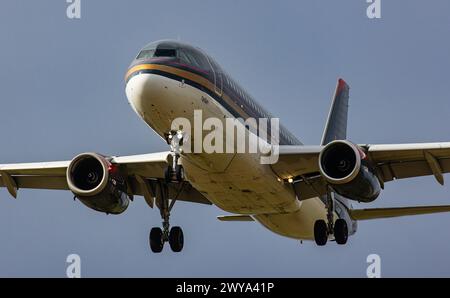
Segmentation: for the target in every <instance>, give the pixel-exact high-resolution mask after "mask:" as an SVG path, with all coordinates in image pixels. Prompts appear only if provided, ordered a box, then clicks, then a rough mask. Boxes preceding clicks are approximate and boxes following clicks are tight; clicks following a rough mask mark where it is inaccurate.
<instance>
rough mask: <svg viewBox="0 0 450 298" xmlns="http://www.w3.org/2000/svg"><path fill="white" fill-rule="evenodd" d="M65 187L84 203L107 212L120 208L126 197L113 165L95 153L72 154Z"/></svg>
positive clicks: (125, 191) (116, 210)
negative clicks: (72, 157)
mask: <svg viewBox="0 0 450 298" xmlns="http://www.w3.org/2000/svg"><path fill="white" fill-rule="evenodd" d="M66 177H67V184H68V186H69V189H70V190H71V191H72V192H73V193H74V194H75V195H76V197H77V198H78V199H79V200H80V201H81V202H82V203H83V204H84V205H86V206H87V207H89V208H91V209H94V210H96V211H99V212H104V213H108V214H120V213H122V212H124V211H125V210H126V209H127V207H128V204H129V202H130V199H129V197H128V195H127V185H126V181H125V179H123V177H121V176H120V173H118V169H117V168H116V166H114V165H113V164H111V163H110V162H109V161H108V159H107V158H105V157H104V156H102V155H100V154H97V153H83V154H80V155H78V156H76V157H75V158H74V159H73V160H72V162H71V163H70V165H69V167H68V168H67V175H66Z"/></svg>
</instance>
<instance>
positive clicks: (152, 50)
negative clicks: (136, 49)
mask: <svg viewBox="0 0 450 298" xmlns="http://www.w3.org/2000/svg"><path fill="white" fill-rule="evenodd" d="M155 57H177V49H176V48H174V47H171V46H168V45H164V44H150V45H148V46H146V47H145V48H144V49H142V51H141V52H140V53H139V55H138V56H137V57H136V59H149V58H155Z"/></svg>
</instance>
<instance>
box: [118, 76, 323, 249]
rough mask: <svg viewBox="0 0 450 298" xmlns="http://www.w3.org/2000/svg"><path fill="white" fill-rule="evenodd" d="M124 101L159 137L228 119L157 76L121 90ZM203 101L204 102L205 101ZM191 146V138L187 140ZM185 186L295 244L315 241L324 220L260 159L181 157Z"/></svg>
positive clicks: (316, 203) (200, 94) (315, 205)
mask: <svg viewBox="0 0 450 298" xmlns="http://www.w3.org/2000/svg"><path fill="white" fill-rule="evenodd" d="M126 95H127V97H128V100H129V102H130V104H131V105H132V107H133V109H134V110H135V111H136V113H137V114H138V115H139V116H140V117H141V118H142V119H143V120H144V121H145V122H146V123H147V124H148V125H149V126H150V127H151V128H152V129H153V130H154V131H155V132H156V133H157V134H159V135H160V136H161V137H164V134H165V133H167V132H169V131H170V130H171V126H172V121H173V120H174V119H176V118H179V117H184V118H187V119H189V121H190V122H191V123H194V111H195V110H202V113H203V119H207V118H209V117H215V118H217V119H225V118H232V117H233V115H231V114H230V113H229V111H227V109H225V108H224V107H223V106H222V105H221V104H220V103H219V102H218V101H216V100H215V99H214V98H213V97H212V96H210V95H209V94H208V93H206V92H204V91H202V90H199V89H198V88H195V87H192V86H190V85H188V84H184V83H183V82H179V81H178V80H174V79H171V78H168V77H166V76H162V75H159V74H152V73H139V74H135V75H134V76H132V77H131V78H130V79H129V80H128V81H127V84H126ZM205 99H206V100H205ZM190 136H191V142H195V135H194V134H191V135H190ZM181 164H182V165H183V168H184V170H185V175H186V180H187V181H189V183H191V184H192V186H193V187H195V188H196V189H197V190H198V191H200V192H201V193H202V194H203V195H204V196H205V197H206V198H207V199H208V200H210V201H211V202H212V203H213V204H215V205H216V206H218V207H219V208H221V209H222V210H224V211H227V212H231V213H234V214H245V215H251V216H252V217H253V218H254V219H255V220H256V221H258V222H260V223H261V224H262V225H263V226H265V227H266V228H268V229H269V230H271V231H273V232H275V233H277V234H280V235H283V236H286V237H290V238H295V239H304V240H312V239H314V231H313V230H314V223H315V221H316V220H318V219H326V209H325V207H324V204H323V203H322V201H321V200H320V199H319V198H313V199H309V200H306V201H299V200H298V199H297V197H296V195H295V192H294V190H293V188H292V185H290V184H289V183H286V182H285V181H280V179H278V177H277V176H276V175H275V173H274V172H273V171H272V169H271V167H270V165H266V164H261V162H260V156H259V154H245V153H235V154H224V153H186V154H183V155H182V157H181Z"/></svg>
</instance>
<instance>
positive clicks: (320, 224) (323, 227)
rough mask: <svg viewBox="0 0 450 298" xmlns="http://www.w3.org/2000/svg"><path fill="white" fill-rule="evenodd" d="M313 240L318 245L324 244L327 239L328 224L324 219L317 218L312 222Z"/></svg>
mask: <svg viewBox="0 0 450 298" xmlns="http://www.w3.org/2000/svg"><path fill="white" fill-rule="evenodd" d="M314 240H315V241H316V244H317V245H318V246H324V245H325V244H327V240H328V226H327V223H326V222H325V221H324V220H322V219H321V220H317V221H316V222H315V224H314Z"/></svg>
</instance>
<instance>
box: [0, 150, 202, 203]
mask: <svg viewBox="0 0 450 298" xmlns="http://www.w3.org/2000/svg"><path fill="white" fill-rule="evenodd" d="M70 162H71V161H70V160H68V161H56V162H39V163H20V164H3V165H2V164H0V187H6V188H7V189H8V191H9V193H10V194H11V195H12V196H13V197H16V196H17V191H18V189H20V188H31V189H52V190H68V189H69V187H68V185H67V179H66V171H67V167H68V166H69V164H70ZM111 163H112V164H115V165H117V166H118V167H119V168H120V171H121V173H124V175H125V176H126V179H127V181H128V184H129V189H130V192H131V193H130V195H142V196H146V195H147V193H146V191H145V187H144V186H143V183H146V181H147V180H151V179H158V178H163V177H164V170H165V169H166V168H167V166H168V165H169V164H170V153H169V152H158V153H150V154H141V155H131V156H120V157H111ZM169 192H171V193H176V192H177V189H176V187H175V186H171V187H169ZM178 200H180V201H189V202H195V203H202V204H211V203H210V202H209V201H208V200H207V199H206V198H205V197H204V196H203V195H202V194H201V193H200V192H198V191H197V190H195V189H194V188H193V187H192V186H191V185H187V186H186V187H184V189H183V192H182V193H181V194H180V195H179V198H178Z"/></svg>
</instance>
